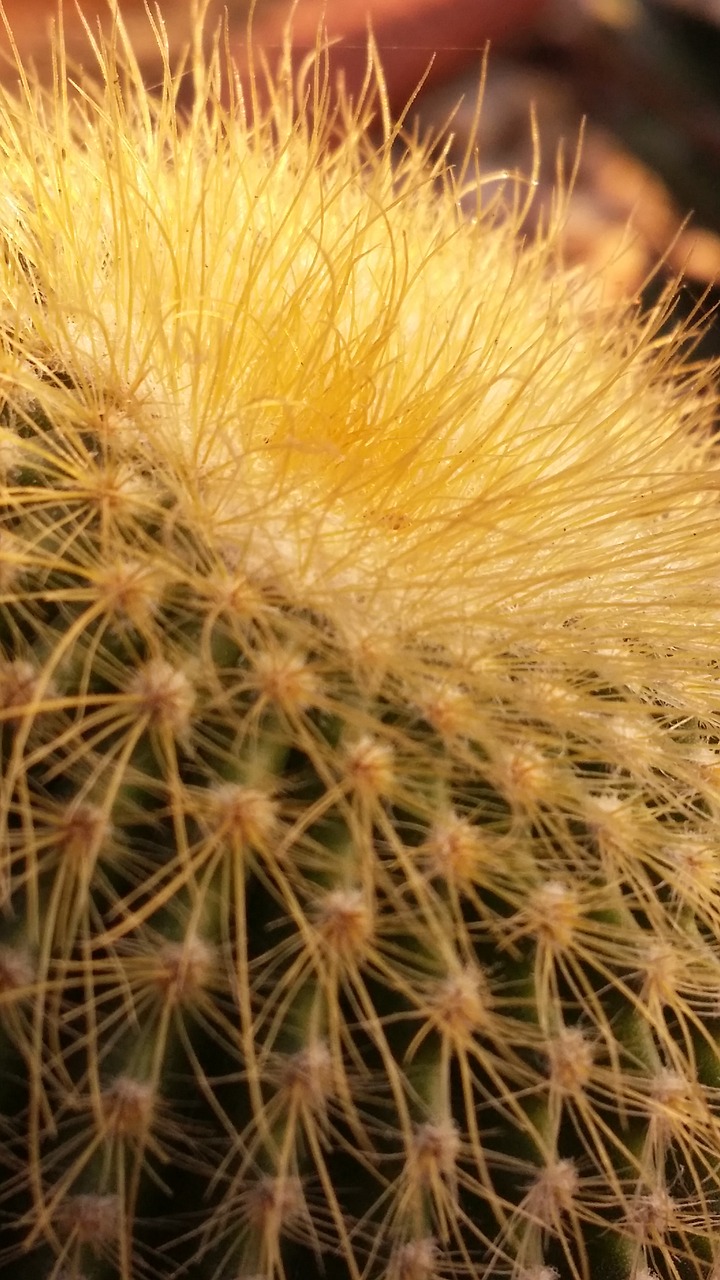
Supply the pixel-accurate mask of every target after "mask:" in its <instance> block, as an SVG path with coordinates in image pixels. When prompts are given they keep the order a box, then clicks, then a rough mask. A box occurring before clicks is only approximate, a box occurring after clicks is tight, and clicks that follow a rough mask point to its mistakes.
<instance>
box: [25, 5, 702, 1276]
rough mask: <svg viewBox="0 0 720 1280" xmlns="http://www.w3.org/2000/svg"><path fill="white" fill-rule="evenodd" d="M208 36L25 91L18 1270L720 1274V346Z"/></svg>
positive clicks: (360, 119)
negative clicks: (689, 354)
mask: <svg viewBox="0 0 720 1280" xmlns="http://www.w3.org/2000/svg"><path fill="white" fill-rule="evenodd" d="M201 22H202V14H199V15H198V17H197V29H196V44H195V50H194V53H193V55H192V57H191V61H190V64H189V73H191V74H192V75H193V77H194V86H195V101H194V107H193V109H192V111H191V112H190V113H189V115H188V116H187V118H181V119H178V114H177V112H176V95H177V93H178V92H179V86H180V82H181V79H182V74H183V73H182V70H181V71H180V72H178V73H177V74H176V75H171V73H170V71H169V70H166V75H165V80H164V86H163V89H162V91H161V92H160V93H158V94H156V95H151V94H148V93H147V91H146V90H145V89H144V87H143V84H142V79H141V76H140V74H139V71H138V69H137V66H136V64H135V62H134V59H133V51H132V48H131V46H130V44H129V42H128V40H127V39H126V37H125V34H124V28H123V25H122V20H121V18H120V17H119V16H118V17H117V21H116V23H115V25H114V27H113V31H112V33H111V35H110V36H109V37H108V39H107V40H106V41H101V40H99V39H98V40H96V41H95V44H94V57H95V61H96V73H95V76H94V78H93V77H91V76H90V75H88V74H83V75H82V76H80V75H79V73H77V74H76V73H75V72H71V71H69V69H68V67H67V66H66V62H65V57H64V50H63V45H62V42H59V43H58V44H57V45H56V49H55V63H56V75H55V80H54V87H53V89H52V91H45V90H43V89H42V88H41V87H40V86H39V85H38V84H36V83H35V82H34V81H33V79H32V77H31V76H30V75H29V73H26V72H22V71H20V72H19V84H18V87H17V90H16V91H15V92H13V93H10V92H4V93H3V94H2V97H1V98H0V148H2V165H3V188H2V191H1V192H0V231H1V236H2V253H1V254H0V394H1V396H2V401H1V407H0V466H1V468H2V497H1V502H2V518H1V520H0V765H1V768H0V892H1V894H2V899H1V900H2V914H1V915H0V1139H1V1140H2V1141H1V1142H0V1167H1V1168H2V1175H1V1177H0V1278H1V1280H9V1278H10V1277H12V1278H13V1280H16V1278H17V1277H20V1278H21V1280H146V1277H147V1278H148V1280H149V1278H151V1277H161V1278H162V1280H169V1278H170V1277H175V1276H178V1277H181V1276H182V1277H185V1276H187V1277H188V1280H292V1278H293V1277H304V1276H308V1277H310V1276H315V1275H321V1276H324V1277H327V1280H496V1277H499V1278H500V1280H597V1278H598V1277H602V1278H603V1280H650V1277H658V1278H659V1280H690V1278H692V1280H717V1277H718V1274H720V1271H719V1268H720V1253H719V1248H718V1243H717V1241H718V1219H719V1214H720V1173H719V1171H718V1170H719V1167H720V1166H719V1153H720V1121H719V1120H718V1106H717V1103H718V1096H719V1095H718V1088H719V1086H720V1050H719V1049H718V1035H719V1033H720V940H719V933H720V911H719V909H718V876H719V871H720V844H719V838H718V810H719V807H720V789H719V788H720V748H719V746H718V741H719V734H720V709H719V706H718V664H717V635H718V624H719V622H720V584H719V580H718V572H717V562H718V556H717V545H718V536H717V529H718V515H719V512H718V497H717V494H718V474H719V473H718V466H717V455H716V447H715V445H714V443H713V438H712V423H713V418H714V414H715V412H716V408H717V402H716V397H715V392H714V390H713V384H712V370H710V369H705V370H703V369H702V368H699V367H695V366H693V365H691V364H688V363H684V364H683V363H682V361H681V359H680V339H677V340H669V339H667V338H661V337H660V336H659V331H660V322H661V317H660V316H659V315H654V316H650V317H648V316H645V317H641V316H639V315H637V314H635V313H634V312H633V311H631V310H629V309H628V308H621V307H619V306H618V305H617V304H616V303H613V304H612V305H610V304H606V303H605V302H604V300H603V297H602V282H601V281H599V280H597V279H591V278H588V277H586V276H583V274H582V273H579V272H574V273H568V272H566V271H564V270H563V268H562V265H561V262H560V254H559V252H558V249H557V231H556V230H555V229H554V226H555V224H554V223H553V224H552V225H551V227H550V229H549V230H548V232H547V234H545V235H543V236H540V237H538V238H537V239H536V240H535V241H533V242H526V243H525V244H524V245H523V244H520V243H519V241H518V237H517V235H516V232H517V227H518V222H519V220H520V219H521V217H522V206H523V201H524V199H525V197H524V195H523V187H522V184H518V185H517V186H516V187H512V185H511V184H509V185H508V189H507V192H506V199H505V201H504V204H503V205H502V206H501V203H500V200H499V197H498V196H497V183H495V184H494V188H493V189H494V190H495V192H496V194H495V196H494V198H493V202H492V203H490V204H488V205H487V207H486V202H485V196H484V191H485V187H484V185H483V182H482V178H481V177H478V174H477V173H476V169H475V161H476V157H475V155H474V154H469V155H468V157H467V158H466V163H465V165H464V166H463V167H462V168H461V169H460V170H455V171H449V170H446V169H445V168H444V161H443V160H442V159H438V158H437V156H438V152H437V148H435V149H434V150H433V151H430V150H429V149H427V148H424V147H423V146H422V145H421V144H420V143H419V142H418V141H417V140H416V139H415V138H410V139H409V140H407V139H405V140H403V135H402V131H401V130H398V131H395V132H394V131H393V129H392V126H391V125H390V124H388V126H387V133H386V137H385V141H384V142H380V143H379V142H378V141H377V140H376V141H374V142H370V141H369V139H368V132H367V129H368V120H369V116H370V114H371V112H372V110H373V106H372V95H371V92H370V85H371V83H372V80H373V77H376V78H377V77H380V76H381V73H380V71H379V69H378V68H377V67H375V68H374V70H373V61H372V59H373V54H372V49H371V50H370V55H369V56H370V68H371V69H370V72H369V79H368V92H367V93H366V94H365V95H364V97H363V99H362V101H361V102H360V103H356V104H355V106H354V107H353V106H351V104H350V103H349V102H348V100H347V99H344V98H343V97H342V95H340V97H339V98H337V97H332V98H331V99H330V100H328V98H327V96H326V94H327V90H326V85H327V78H326V75H325V64H324V61H323V55H322V53H320V55H319V70H318V73H317V74H315V73H314V71H313V69H312V67H310V68H309V69H308V71H307V74H306V75H305V76H304V77H303V78H301V80H300V81H299V82H298V81H293V80H292V78H290V79H288V78H287V77H285V76H284V74H283V70H282V67H281V68H280V70H279V71H278V73H277V75H276V76H275V77H274V78H272V79H271V81H270V83H271V85H272V93H270V94H269V103H270V104H269V106H268V107H267V108H266V109H265V110H264V112H263V111H258V110H246V109H245V107H246V105H247V104H244V103H243V100H242V97H241V95H240V92H239V84H238V82H234V81H233V80H232V73H231V68H230V67H229V66H228V64H227V62H226V60H225V59H224V57H223V56H222V48H223V45H222V40H221V39H220V40H218V41H216V43H215V45H214V48H213V50H212V51H211V52H210V54H209V55H207V56H205V55H203V54H202V53H201V47H202V40H201ZM156 34H157V38H158V43H159V48H160V50H161V51H162V50H163V49H164V45H163V37H162V30H161V28H159V27H158V28H157V32H156ZM89 37H90V39H91V41H92V40H93V39H94V37H92V33H91V31H90V32H89ZM92 48H93V45H92V43H90V44H89V49H90V51H91V52H92ZM285 65H289V63H288V62H286V64H285ZM258 74H259V71H258ZM380 87H381V80H380ZM308 95H309V96H308ZM380 97H381V98H382V92H381V93H380ZM258 101H259V99H258ZM338 104H339V105H338ZM255 106H257V103H256V104H255ZM433 157H434V159H433ZM473 193H474V199H475V203H476V216H475V217H472V218H471V217H468V216H467V205H468V199H469V198H470V196H471V195H473ZM461 202H462V211H461ZM558 216H559V215H558Z"/></svg>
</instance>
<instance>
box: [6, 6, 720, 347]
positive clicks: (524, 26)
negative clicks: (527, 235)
mask: <svg viewBox="0 0 720 1280" xmlns="http://www.w3.org/2000/svg"><path fill="white" fill-rule="evenodd" d="M248 4H249V0H227V4H226V5H223V4H222V2H221V0H211V5H210V17H211V19H213V18H214V19H219V17H220V16H221V14H222V12H223V10H224V8H226V7H227V9H228V17H229V25H230V32H231V40H232V45H233V49H234V52H235V53H236V55H237V57H238V59H239V61H240V63H241V64H242V61H243V50H244V47H245V33H246V22H247V13H248ZM81 7H82V10H83V12H84V14H85V15H86V17H87V19H88V20H89V22H90V24H91V26H93V27H97V24H98V22H100V23H102V24H108V22H109V5H108V4H107V3H105V2H104V0H82V4H81ZM120 7H121V11H122V13H123V16H124V19H125V22H126V25H127V26H128V28H129V30H130V32H131V35H132V38H133V41H134V45H135V48H136V50H137V51H138V54H139V58H140V61H141V65H142V67H143V72H144V75H145V77H146V79H147V83H148V84H149V85H151V86H152V85H153V84H154V83H156V81H157V77H158V65H159V59H158V54H157V46H156V44H155V40H154V37H153V34H152V29H151V26H150V23H149V22H148V18H147V14H146V11H145V6H144V3H142V0H121V6H120ZM4 8H5V12H6V15H7V18H8V21H9V23H10V26H11V27H12V29H13V32H14V35H15V38H16V40H17V44H18V47H19V49H20V52H21V54H22V57H23V59H32V60H33V61H34V62H35V63H36V65H37V67H38V69H39V71H40V74H42V75H47V76H49V74H50V58H49V49H50V41H49V24H50V22H51V21H52V20H53V17H54V16H56V14H57V0H4ZM288 9H289V3H288V0H258V3H257V6H256V16H255V37H256V42H257V44H258V46H260V47H261V48H263V49H264V50H265V51H266V52H267V56H268V59H269V61H270V62H271V64H272V63H273V61H274V60H275V59H276V58H277V57H278V56H279V46H280V43H281V40H282V28H283V25H284V23H285V21H286V19H287V15H288ZM159 10H160V12H161V13H162V16H163V21H164V23H165V25H166V29H167V33H168V38H169V42H170V48H171V51H172V54H173V57H177V56H179V54H180V52H181V50H182V48H183V45H184V44H185V42H186V40H187V36H188V32H189V24H190V13H191V0H160V4H159ZM153 11H155V6H153ZM323 12H324V14H325V21H326V24H327V28H328V33H329V35H330V37H331V38H332V39H333V40H334V39H337V41H338V44H337V47H336V48H335V49H334V51H333V55H332V64H331V65H332V67H333V68H334V69H335V70H337V71H342V73H343V75H344V76H345V79H346V83H347V84H348V85H349V87H350V88H351V89H352V88H353V87H357V86H358V85H359V84H360V83H361V81H362V73H363V69H364V65H365V49H366V32H367V24H368V21H370V22H371V23H372V27H373V31H374V34H375V38H376V40H377V44H378V46H379V48H380V51H381V55H382V61H383V65H384V70H385V75H386V78H387V84H388V92H389V96H390V100H391V105H392V109H393V111H394V112H395V113H398V114H399V113H400V112H401V111H402V110H403V108H404V106H405V105H406V103H407V102H408V99H409V98H410V97H411V95H412V93H413V91H414V89H415V87H416V86H417V84H418V82H419V81H420V80H421V78H422V77H423V76H425V79H424V82H423V86H422V89H421V90H420V92H419V93H418V94H417V96H416V97H415V99H414V100H413V103H412V107H411V110H410V116H412V117H417V119H418V121H419V124H420V127H421V129H422V128H438V127H440V126H442V125H443V124H444V123H445V122H446V121H447V120H448V118H449V116H450V114H451V112H453V110H454V109H455V114H454V116H453V124H452V128H453V132H454V134H455V139H456V141H455V149H456V151H457V152H458V153H460V152H462V150H463V147H464V144H465V142H466V141H467V136H468V131H469V130H470V129H471V124H472V113H473V108H474V104H475V97H476V90H477V84H478V76H479V69H480V65H481V60H482V54H483V50H484V48H485V46H486V43H487V41H488V40H489V41H490V46H491V52H490V58H489V63H488V78H487V85H486V90H485V97H484V103H483V114H482V126H481V165H482V168H483V170H484V171H486V172H490V171H503V170H510V171H516V170H519V171H520V172H524V173H528V172H529V171H530V169H531V167H532V157H533V145H532V130H531V125H530V118H531V104H533V108H534V111H535V114H536V117H537V122H538V134H539V138H540V142H541V170H540V190H539V195H538V200H537V201H536V204H535V208H536V210H538V211H540V210H542V209H543V208H545V209H546V208H548V207H549V201H550V199H551V191H552V188H553V185H554V184H555V182H556V176H557V155H558V148H559V147H562V150H563V153H564V156H565V166H566V172H569V171H570V169H572V166H573V163H574V159H575V156H576V154H577V145H578V139H579V135H580V122H581V120H582V119H583V118H585V120H586V125H585V131H584V137H583V143H582V149H581V153H580V154H581V158H580V162H579V167H578V172H577V177H576V180H575V183H574V188H573V194H572V198H571V199H570V201H569V204H568V209H567V216H566V219H565V229H564V253H565V257H566V260H567V262H568V263H569V264H574V263H576V262H580V261H585V262H587V263H589V264H590V265H591V266H592V267H594V268H598V269H600V270H601V271H602V280H603V289H604V290H606V291H607V292H608V293H617V294H620V295H623V296H629V297H638V296H639V297H642V298H643V299H644V300H645V301H646V302H651V301H652V300H653V299H654V298H655V297H656V296H657V295H658V294H659V293H660V292H661V290H662V288H663V287H664V286H665V285H666V284H667V281H668V279H670V278H671V277H672V278H674V277H676V276H680V277H682V281H683V284H682V288H681V294H680V306H679V308H678V312H677V314H679V313H680V311H683V312H685V313H686V314H695V313H696V311H697V314H701V313H702V314H705V315H708V314H710V313H711V312H712V309H713V307H714V306H715V305H716V304H717V303H718V301H720V0H324V3H323V0H299V3H298V5H297V9H296V12H295V18H294V43H295V48H296V50H297V54H298V56H299V55H300V54H301V53H302V52H303V51H306V50H308V49H311V48H313V47H314V43H315V32H316V29H317V25H318V22H319V21H320V18H321V16H322V14H323ZM64 25H65V31H66V39H67V43H68V45H69V47H70V50H71V53H72V55H73V56H74V57H75V58H77V59H78V61H80V62H84V63H87V64H88V65H90V64H91V62H92V59H91V57H89V56H88V51H87V50H88V46H87V39H86V36H85V34H84V32H83V27H82V23H81V21H80V19H79V17H78V13H77V8H76V5H75V3H74V0H65V5H64ZM210 25H211V26H212V25H214V24H213V23H212V22H211V23H210ZM0 49H1V50H2V52H4V53H5V54H7V53H8V52H9V50H10V41H9V37H8V35H7V32H6V31H0ZM2 75H3V76H4V78H5V81H6V82H9V83H11V82H12V81H13V79H14V78H16V73H15V71H14V69H13V67H12V66H11V65H10V64H9V63H8V64H6V65H5V66H4V68H3V71H2ZM458 102H459V103H460V106H459V107H458V106H457V104H458ZM528 230H531V227H528ZM658 263H661V265H660V266H658ZM713 350H716V351H718V352H720V326H718V325H715V326H714V330H713V331H711V332H709V333H708V334H707V336H706V338H705V349H704V352H703V353H704V354H707V353H711V352H712V351H713Z"/></svg>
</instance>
